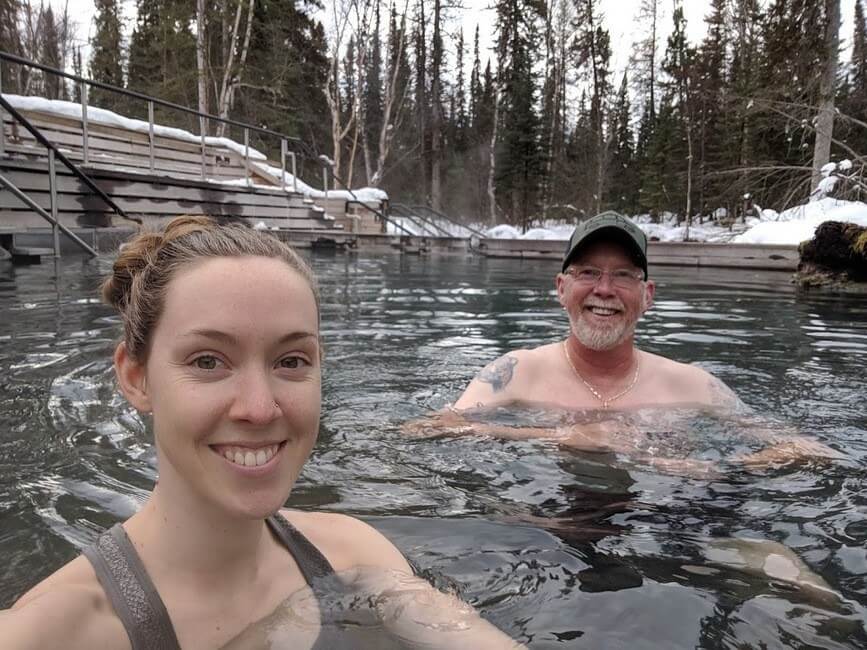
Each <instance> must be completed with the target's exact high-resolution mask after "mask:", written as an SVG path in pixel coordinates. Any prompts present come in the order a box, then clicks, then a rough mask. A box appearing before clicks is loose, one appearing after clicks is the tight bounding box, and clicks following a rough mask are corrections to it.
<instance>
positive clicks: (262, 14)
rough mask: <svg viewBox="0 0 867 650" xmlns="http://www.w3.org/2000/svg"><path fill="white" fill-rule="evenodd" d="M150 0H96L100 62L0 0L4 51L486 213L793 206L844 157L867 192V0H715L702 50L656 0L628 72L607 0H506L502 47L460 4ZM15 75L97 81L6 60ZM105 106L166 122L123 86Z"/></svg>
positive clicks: (32, 9)
mask: <svg viewBox="0 0 867 650" xmlns="http://www.w3.org/2000/svg"><path fill="white" fill-rule="evenodd" d="M663 2H665V7H663ZM135 5H136V9H137V13H136V19H135V21H134V23H133V24H131V25H128V26H127V25H125V24H124V20H125V19H124V16H123V10H124V5H123V3H121V2H120V0H95V6H96V15H95V18H94V25H93V26H92V29H91V30H90V33H91V42H90V50H89V56H88V57H87V58H88V60H86V61H82V60H81V55H80V54H79V50H78V49H76V48H75V47H74V46H73V45H72V43H74V39H73V38H72V33H71V32H72V30H71V27H70V19H69V17H68V16H67V15H63V16H59V15H57V14H56V13H53V12H52V10H51V9H50V8H49V7H47V6H43V5H41V4H40V5H38V6H37V5H36V4H34V2H33V1H32V0H0V49H2V50H4V51H7V52H12V53H16V54H20V55H23V56H26V57H28V58H31V59H33V60H37V61H40V62H43V63H46V64H49V65H52V66H56V67H61V68H67V69H70V70H75V71H76V72H79V73H80V74H83V75H84V76H89V77H90V78H92V79H95V80H98V81H103V82H107V83H111V84H114V85H117V86H122V87H125V88H129V89H132V90H136V91H139V92H143V93H147V94H151V95H155V96H157V97H160V98H162V99H166V100H169V101H172V102H176V103H180V104H183V105H186V106H190V107H194V108H199V109H201V110H203V111H207V112H210V113H214V114H218V115H222V116H228V117H231V118H233V119H236V120H240V121H246V122H250V123H253V124H256V125H260V126H264V127H267V128H269V129H272V130H275V131H279V132H281V133H285V134H286V135H290V136H293V137H295V138H298V139H299V140H300V142H301V144H300V145H299V147H300V148H299V149H298V150H299V152H300V153H302V154H303V155H304V156H305V157H306V159H307V160H308V161H312V160H315V159H316V158H317V155H318V154H325V155H327V156H328V157H329V158H330V159H331V160H332V161H333V163H334V170H335V173H336V175H337V177H338V178H340V179H343V180H344V181H345V182H346V183H347V184H351V185H352V186H354V187H357V186H363V185H370V186H377V187H382V188H383V189H385V190H386V191H387V192H388V193H389V195H390V196H391V198H392V200H393V201H402V202H406V203H424V204H427V205H429V206H431V207H433V208H434V209H438V210H442V211H444V212H447V213H449V214H451V215H453V216H456V217H458V218H461V219H464V220H467V221H473V222H482V221H485V222H508V223H514V224H518V225H523V226H525V227H526V226H527V225H529V224H531V223H532V222H533V221H539V220H542V219H551V218H559V219H568V220H574V219H576V218H582V217H584V216H589V215H592V214H594V213H597V212H599V211H601V210H604V209H616V210H619V211H622V212H625V213H628V214H639V213H650V214H652V215H655V216H656V215H660V214H662V213H664V212H666V211H669V212H673V213H676V214H678V215H681V216H682V218H686V216H687V215H689V217H690V218H697V217H704V216H710V215H714V214H716V215H720V214H722V212H721V211H720V210H719V209H720V208H725V209H726V214H728V215H735V214H738V213H739V212H741V211H742V210H744V209H745V207H746V206H754V205H761V206H765V207H774V208H776V209H781V208H783V207H786V206H787V205H791V204H793V203H799V202H803V201H804V200H805V199H806V198H807V197H808V196H809V195H810V192H811V189H812V188H814V187H815V185H816V183H817V181H818V179H819V173H818V167H821V165H822V163H824V162H827V161H828V160H829V159H830V160H837V161H839V160H842V159H848V160H850V161H851V162H852V166H851V168H850V170H849V171H848V172H847V174H848V176H849V178H848V179H847V182H846V183H840V184H838V188H837V191H838V192H839V193H843V194H845V195H846V198H863V197H864V196H865V195H867V192H865V185H864V183H865V182H867V181H865V179H867V16H865V9H867V0H856V1H855V11H854V16H852V17H851V19H852V20H853V21H854V34H853V38H852V41H851V43H842V42H841V41H840V36H839V26H840V22H841V16H840V0H711V2H710V3H709V10H708V14H707V16H706V17H705V20H706V23H707V24H706V28H707V29H706V35H705V37H704V38H703V40H702V41H701V42H699V43H692V42H690V41H689V40H688V39H687V36H686V33H687V31H686V21H685V18H684V12H683V8H682V0H641V10H640V15H639V16H638V17H637V18H636V20H637V21H638V23H639V24H638V25H637V29H636V30H635V33H637V34H640V35H641V36H640V40H639V41H638V42H636V43H634V44H631V45H626V44H623V43H620V44H617V47H619V48H628V51H629V52H631V57H630V60H629V64H628V66H626V70H625V72H624V71H622V70H615V69H614V67H613V64H612V48H613V47H614V46H613V44H612V42H611V35H610V33H609V31H608V29H607V28H606V20H605V17H604V16H603V15H602V13H601V11H600V7H599V0H491V3H490V5H491V7H492V9H493V11H492V14H493V15H494V16H495V22H494V24H493V25H486V26H484V27H483V29H487V30H493V32H492V39H493V45H492V47H491V48H490V49H489V50H486V49H483V48H482V47H480V35H479V26H478V25H475V24H473V25H470V24H469V23H468V22H467V19H466V15H467V12H466V10H464V9H462V8H460V6H459V4H458V3H456V2H454V0H451V1H450V0H389V2H388V3H386V2H379V1H377V0H332V1H330V2H327V3H322V2H320V1H319V0H197V1H196V2H193V1H192V0H135ZM672 5H673V11H672V10H670V9H671V8H672ZM663 9H665V11H664V10H663ZM849 18H850V17H847V20H848V19H849ZM844 46H845V47H846V49H845V50H844V49H843V47H844ZM842 51H845V52H846V55H845V56H841V54H840V53H841V52H842ZM850 53H851V54H850ZM2 81H3V90H4V91H5V92H21V93H26V94H41V95H43V96H46V97H51V98H61V99H75V98H76V97H77V93H78V89H76V88H73V87H72V86H68V85H64V84H62V83H59V82H58V81H57V80H56V79H52V78H51V77H50V75H40V74H37V73H32V72H27V71H26V70H25V69H23V68H20V67H19V66H14V65H8V64H4V65H3V66H2ZM90 101H91V102H92V103H94V104H96V105H98V106H101V107H105V108H110V109H113V110H117V111H119V112H121V113H124V114H128V115H135V116H143V115H145V114H146V107H145V106H143V105H141V104H140V103H138V104H137V103H135V102H130V101H129V100H125V99H123V98H121V97H118V96H116V95H110V94H107V93H105V92H98V91H95V92H93V93H92V95H91V97H90ZM157 117H158V119H159V120H160V121H161V122H162V123H167V124H172V125H178V126H183V127H186V128H191V129H197V128H198V125H197V124H195V123H193V122H194V121H193V120H192V119H191V118H190V117H189V116H185V115H183V114H181V113H178V112H174V113H173V112H171V111H158V116H157ZM208 128H209V129H210V131H211V132H212V133H215V134H220V135H223V134H225V135H230V136H232V137H237V135H238V134H236V133H232V132H231V131H225V129H223V128H222V127H221V126H220V125H219V124H210V125H209V126H208ZM253 144H254V145H255V146H257V147H259V148H262V149H264V150H266V151H268V153H269V154H271V155H275V151H274V147H275V143H268V142H259V141H257V142H254V143H253ZM277 155H279V153H278V152H277ZM306 169H307V170H308V171H307V173H308V175H310V174H311V172H313V171H315V170H314V169H313V167H311V166H310V163H309V162H308V166H307V167H306ZM312 178H316V176H312ZM745 197H748V198H747V199H745Z"/></svg>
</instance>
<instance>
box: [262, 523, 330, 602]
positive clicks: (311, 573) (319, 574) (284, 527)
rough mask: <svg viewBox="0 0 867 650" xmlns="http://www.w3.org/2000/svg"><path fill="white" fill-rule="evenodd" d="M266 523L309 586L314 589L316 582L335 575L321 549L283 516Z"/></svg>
mask: <svg viewBox="0 0 867 650" xmlns="http://www.w3.org/2000/svg"><path fill="white" fill-rule="evenodd" d="M265 521H266V522H267V523H268V527H269V528H270V529H271V532H273V533H274V534H275V535H276V536H277V539H279V540H280V541H281V542H282V543H283V545H284V546H285V547H286V549H287V550H288V551H289V552H290V553H291V554H292V557H293V558H295V563H296V564H297V565H298V568H299V569H300V570H301V575H303V576H304V579H305V580H306V581H307V584H308V585H310V586H311V587H312V586H313V582H314V580H316V579H318V578H324V577H325V576H330V575H333V574H334V567H332V566H331V563H330V562H329V561H328V560H327V559H326V558H325V556H324V555H322V553H321V552H320V551H319V549H318V548H316V547H315V546H313V544H312V543H311V542H310V540H309V539H307V538H306V537H304V535H303V534H302V533H301V531H299V530H298V529H297V528H295V526H293V525H292V524H290V523H289V521H288V520H287V519H286V518H285V517H284V516H283V515H281V514H280V513H279V512H278V513H276V514H274V515H271V516H270V517H268V518H267V519H266V520H265Z"/></svg>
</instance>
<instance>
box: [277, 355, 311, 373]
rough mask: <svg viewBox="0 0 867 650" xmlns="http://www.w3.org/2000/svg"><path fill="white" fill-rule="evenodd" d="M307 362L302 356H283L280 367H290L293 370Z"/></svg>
mask: <svg viewBox="0 0 867 650" xmlns="http://www.w3.org/2000/svg"><path fill="white" fill-rule="evenodd" d="M306 363H307V362H306V361H305V360H304V359H302V358H301V357H283V358H282V359H280V367H281V368H290V369H292V370H294V369H297V368H301V367H302V366H304V365H305V364H306Z"/></svg>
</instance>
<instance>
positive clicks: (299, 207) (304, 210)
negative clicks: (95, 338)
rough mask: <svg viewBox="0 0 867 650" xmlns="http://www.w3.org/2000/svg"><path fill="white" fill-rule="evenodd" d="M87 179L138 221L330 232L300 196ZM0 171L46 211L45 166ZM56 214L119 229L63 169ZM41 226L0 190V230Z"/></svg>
mask: <svg viewBox="0 0 867 650" xmlns="http://www.w3.org/2000/svg"><path fill="white" fill-rule="evenodd" d="M89 172H90V174H89V175H90V177H91V178H92V179H93V181H94V182H95V183H96V184H97V186H99V187H100V189H102V190H103V191H104V192H105V193H106V194H108V195H109V196H111V197H112V199H113V200H114V201H115V202H116V203H117V204H118V206H119V207H120V208H121V209H122V210H124V212H126V213H127V214H129V215H131V216H136V217H138V218H140V219H143V220H146V221H147V220H161V219H167V218H169V217H172V216H175V215H178V214H210V215H215V216H222V217H232V218H244V219H248V220H251V221H254V222H258V221H263V222H264V223H265V224H266V225H268V226H269V227H272V226H273V227H280V228H296V229H331V228H333V227H334V220H333V218H329V217H328V216H327V215H325V214H324V213H323V212H318V211H314V210H312V209H311V205H310V204H309V203H307V202H306V201H305V200H304V197H302V196H301V195H299V194H294V193H291V192H284V191H282V190H279V189H276V188H275V189H273V190H264V189H251V188H246V187H241V186H232V185H219V184H215V183H206V182H202V181H195V180H184V179H178V178H169V177H165V176H145V175H141V174H136V175H129V174H124V173H122V172H113V171H106V170H89ZM0 173H2V174H3V175H4V176H5V177H6V178H8V179H9V180H10V181H12V182H13V183H14V184H15V185H16V186H17V187H18V188H19V189H21V190H22V191H24V192H26V193H27V194H28V195H29V196H30V197H31V198H32V199H34V200H35V201H36V203H37V204H38V205H40V206H41V207H42V208H43V209H45V210H46V211H47V212H49V213H50V210H51V198H50V192H49V186H48V170H47V163H45V162H38V161H29V162H28V161H21V160H14V159H13V160H10V159H0ZM57 192H58V215H59V217H60V220H61V222H62V223H64V225H68V226H83V227H94V226H96V227H100V226H110V225H115V226H118V225H124V224H125V223H128V222H125V221H124V220H123V219H121V218H119V217H117V216H116V215H114V212H113V211H112V210H111V208H110V207H109V206H108V205H107V204H106V203H105V202H103V201H102V199H100V198H99V197H98V196H97V195H96V194H94V193H93V192H91V191H90V190H89V189H88V188H87V187H86V186H85V185H84V184H83V183H82V182H81V181H80V180H79V179H78V178H77V177H75V176H73V175H72V174H71V172H69V170H67V169H66V168H65V167H63V166H62V165H60V166H58V169H57ZM45 225H46V222H45V221H44V220H43V219H42V218H41V217H39V216H38V215H36V214H35V213H34V212H33V211H32V210H30V209H29V208H28V207H27V206H25V205H24V204H23V203H22V202H21V201H20V200H19V199H18V198H16V197H15V196H13V195H12V194H11V193H10V192H8V191H0V228H3V229H5V230H11V229H22V228H34V227H41V226H45Z"/></svg>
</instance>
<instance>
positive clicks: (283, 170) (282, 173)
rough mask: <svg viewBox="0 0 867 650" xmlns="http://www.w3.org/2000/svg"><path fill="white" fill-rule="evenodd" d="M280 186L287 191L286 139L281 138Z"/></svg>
mask: <svg viewBox="0 0 867 650" xmlns="http://www.w3.org/2000/svg"><path fill="white" fill-rule="evenodd" d="M280 187H282V188H283V191H284V192H285V191H286V139H285V138H280Z"/></svg>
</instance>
